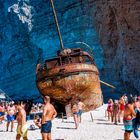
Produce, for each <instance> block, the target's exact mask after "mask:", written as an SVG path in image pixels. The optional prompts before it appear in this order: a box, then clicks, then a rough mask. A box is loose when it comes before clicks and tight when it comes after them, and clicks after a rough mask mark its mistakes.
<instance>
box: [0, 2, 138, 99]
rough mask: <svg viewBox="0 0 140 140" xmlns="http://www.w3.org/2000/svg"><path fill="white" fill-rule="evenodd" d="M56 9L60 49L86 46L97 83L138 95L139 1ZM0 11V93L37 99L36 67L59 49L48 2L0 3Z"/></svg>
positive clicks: (67, 5) (74, 4) (57, 4)
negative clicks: (90, 53)
mask: <svg viewBox="0 0 140 140" xmlns="http://www.w3.org/2000/svg"><path fill="white" fill-rule="evenodd" d="M54 4H55V8H56V12H57V16H58V21H59V24H60V29H61V32H62V38H63V40H64V46H65V47H66V48H68V47H70V48H71V47H82V48H86V49H87V50H88V48H87V47H85V46H84V45H82V44H81V43H78V42H85V43H87V44H88V45H89V46H91V48H92V51H93V53H94V58H95V61H96V64H97V67H98V69H99V70H100V75H101V79H103V80H105V81H106V82H109V83H111V84H113V85H114V86H116V87H117V88H118V89H119V90H121V91H122V92H121V93H124V92H129V91H130V92H135V93H140V92H139V91H140V71H139V70H140V63H139V62H140V57H139V54H140V47H139V44H140V39H139V37H140V23H139V22H140V14H139V12H140V11H139V9H140V7H139V6H140V2H139V0H126V1H125V0H70V1H66V0H54ZM0 11H1V12H0V66H1V67H0V88H1V89H2V90H4V91H5V92H6V93H7V94H9V95H10V96H11V97H12V98H14V99H18V98H20V99H27V98H36V97H38V96H39V93H38V90H37V89H36V83H35V66H36V63H37V61H38V60H39V61H41V62H43V61H44V60H45V59H46V58H50V57H52V56H55V52H56V51H57V50H58V48H59V47H60V45H59V40H58V35H57V32H56V26H55V24H54V19H53V13H52V9H51V6H50V2H49V0H0ZM103 88H104V89H105V90H103V91H106V92H107V93H108V92H111V91H110V88H106V87H103ZM108 89H109V90H108ZM113 92H115V91H113ZM107 95H108V96H110V94H107ZM105 96H106V95H105ZM113 96H114V95H113ZM116 96H118V94H116Z"/></svg>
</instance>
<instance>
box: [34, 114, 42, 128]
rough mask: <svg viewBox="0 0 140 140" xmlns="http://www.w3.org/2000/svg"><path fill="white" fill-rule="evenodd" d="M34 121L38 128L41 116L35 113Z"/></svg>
mask: <svg viewBox="0 0 140 140" xmlns="http://www.w3.org/2000/svg"><path fill="white" fill-rule="evenodd" d="M34 123H35V125H36V126H38V127H39V128H41V118H40V117H39V115H35V117H34Z"/></svg>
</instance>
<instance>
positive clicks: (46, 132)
mask: <svg viewBox="0 0 140 140" xmlns="http://www.w3.org/2000/svg"><path fill="white" fill-rule="evenodd" d="M56 115H57V112H56V110H55V108H54V106H53V105H52V104H51V103H50V97H49V96H45V97H44V108H43V114H42V122H41V134H42V140H52V139H51V128H52V120H53V119H54V118H55V117H56Z"/></svg>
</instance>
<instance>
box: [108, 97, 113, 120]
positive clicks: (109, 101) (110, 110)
mask: <svg viewBox="0 0 140 140" xmlns="http://www.w3.org/2000/svg"><path fill="white" fill-rule="evenodd" d="M112 111H113V100H112V99H109V100H108V106H107V113H108V120H109V121H110V119H111V120H112V115H113V114H112Z"/></svg>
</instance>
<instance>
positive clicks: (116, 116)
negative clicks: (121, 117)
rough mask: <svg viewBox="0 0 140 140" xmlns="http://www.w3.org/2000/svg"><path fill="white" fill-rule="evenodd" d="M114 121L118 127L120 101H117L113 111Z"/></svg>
mask: <svg viewBox="0 0 140 140" xmlns="http://www.w3.org/2000/svg"><path fill="white" fill-rule="evenodd" d="M112 112H113V113H112V115H113V116H112V121H113V122H114V124H116V125H117V123H118V113H119V104H118V100H115V101H114V104H113V111H112Z"/></svg>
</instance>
